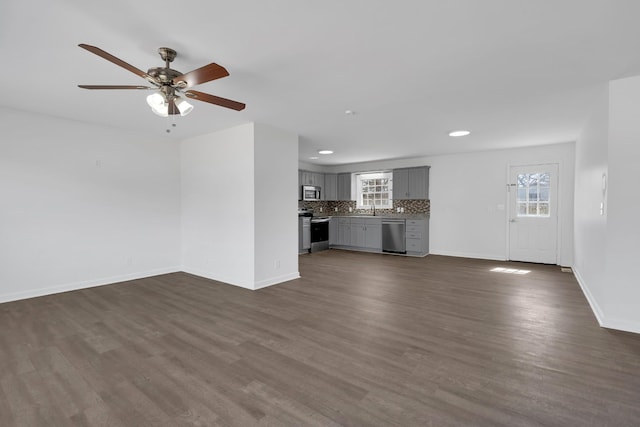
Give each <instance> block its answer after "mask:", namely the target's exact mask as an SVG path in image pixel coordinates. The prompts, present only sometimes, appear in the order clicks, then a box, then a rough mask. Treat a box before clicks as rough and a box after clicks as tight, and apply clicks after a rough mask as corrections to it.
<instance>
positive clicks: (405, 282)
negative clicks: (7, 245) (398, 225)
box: [0, 250, 640, 427]
mask: <svg viewBox="0 0 640 427" xmlns="http://www.w3.org/2000/svg"><path fill="white" fill-rule="evenodd" d="M494 267H514V268H519V269H527V270H531V272H530V273H528V274H525V275H516V274H508V273H499V272H492V271H490V270H491V269H492V268H494ZM300 271H301V273H302V275H303V278H302V279H299V280H295V281H291V282H288V283H285V284H281V285H277V286H273V287H270V288H266V289H263V290H260V291H255V292H252V291H248V290H244V289H241V288H237V287H233V286H228V285H224V284H221V283H217V282H212V281H209V280H205V279H201V278H198V277H195V276H191V275H188V274H183V273H176V274H168V275H163V276H158V277H155V278H149V279H144V280H136V281H131V282H126V283H121V284H116V285H110V286H103V287H99V288H93V289H86V290H82V291H76V292H69V293H64V294H58V295H51V296H47V297H41V298H34V299H30V300H24V301H17V302H12V303H6V304H1V305H0V326H1V329H0V420H1V421H0V424H1V425H2V426H4V427H7V426H87V425H90V426H110V427H111V426H136V427H140V426H182V425H189V426H192V425H197V426H217V425H220V426H243V427H245V426H254V425H272V426H280V425H285V426H338V425H341V426H378V425H379V426H458V425H463V426H510V427H513V426H638V425H640V336H639V335H634V334H629V333H622V332H615V331H610V330H605V329H601V328H599V326H598V325H597V322H596V320H595V318H594V317H593V314H592V313H591V311H590V309H589V306H588V304H587V301H586V300H585V298H584V296H583V295H582V293H581V291H580V289H579V287H578V284H577V283H576V281H575V279H574V278H573V276H572V275H571V274H568V273H562V272H560V269H559V268H558V267H554V266H544V265H530V264H519V263H516V264H510V263H500V262H492V261H482V260H469V259H459V258H449V257H440V256H428V257H426V258H405V257H397V256H388V255H379V254H366V253H355V252H345V251H336V250H330V251H324V252H320V253H317V254H311V255H304V256H301V257H300Z"/></svg>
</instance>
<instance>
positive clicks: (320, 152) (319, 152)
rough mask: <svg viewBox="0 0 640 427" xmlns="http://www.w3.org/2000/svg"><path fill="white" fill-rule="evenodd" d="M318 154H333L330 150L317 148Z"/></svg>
mask: <svg viewBox="0 0 640 427" xmlns="http://www.w3.org/2000/svg"><path fill="white" fill-rule="evenodd" d="M318 154H333V151H331V150H318Z"/></svg>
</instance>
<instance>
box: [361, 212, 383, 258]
mask: <svg viewBox="0 0 640 427" xmlns="http://www.w3.org/2000/svg"><path fill="white" fill-rule="evenodd" d="M364 247H365V248H367V249H378V250H382V220H380V219H379V220H376V221H370V222H369V223H368V224H366V225H365V234H364Z"/></svg>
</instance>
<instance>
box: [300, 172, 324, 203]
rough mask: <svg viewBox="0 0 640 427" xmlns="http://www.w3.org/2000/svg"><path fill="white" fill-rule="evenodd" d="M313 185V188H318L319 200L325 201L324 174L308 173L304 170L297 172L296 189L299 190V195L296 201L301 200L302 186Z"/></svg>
mask: <svg viewBox="0 0 640 427" xmlns="http://www.w3.org/2000/svg"><path fill="white" fill-rule="evenodd" d="M303 185H313V186H314V187H320V200H327V199H326V198H325V197H324V193H325V188H324V174H323V173H318V172H310V171H304V170H298V187H299V188H300V194H299V195H298V200H302V186H303Z"/></svg>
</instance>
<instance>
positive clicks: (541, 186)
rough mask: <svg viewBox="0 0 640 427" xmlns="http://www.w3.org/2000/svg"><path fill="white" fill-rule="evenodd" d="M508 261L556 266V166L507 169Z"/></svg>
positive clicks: (529, 166)
mask: <svg viewBox="0 0 640 427" xmlns="http://www.w3.org/2000/svg"><path fill="white" fill-rule="evenodd" d="M508 188H509V259H510V260H511V261H526V262H539V263H543V264H556V263H557V246H558V165H557V164H548V165H528V166H511V168H510V171H509V186H508Z"/></svg>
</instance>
